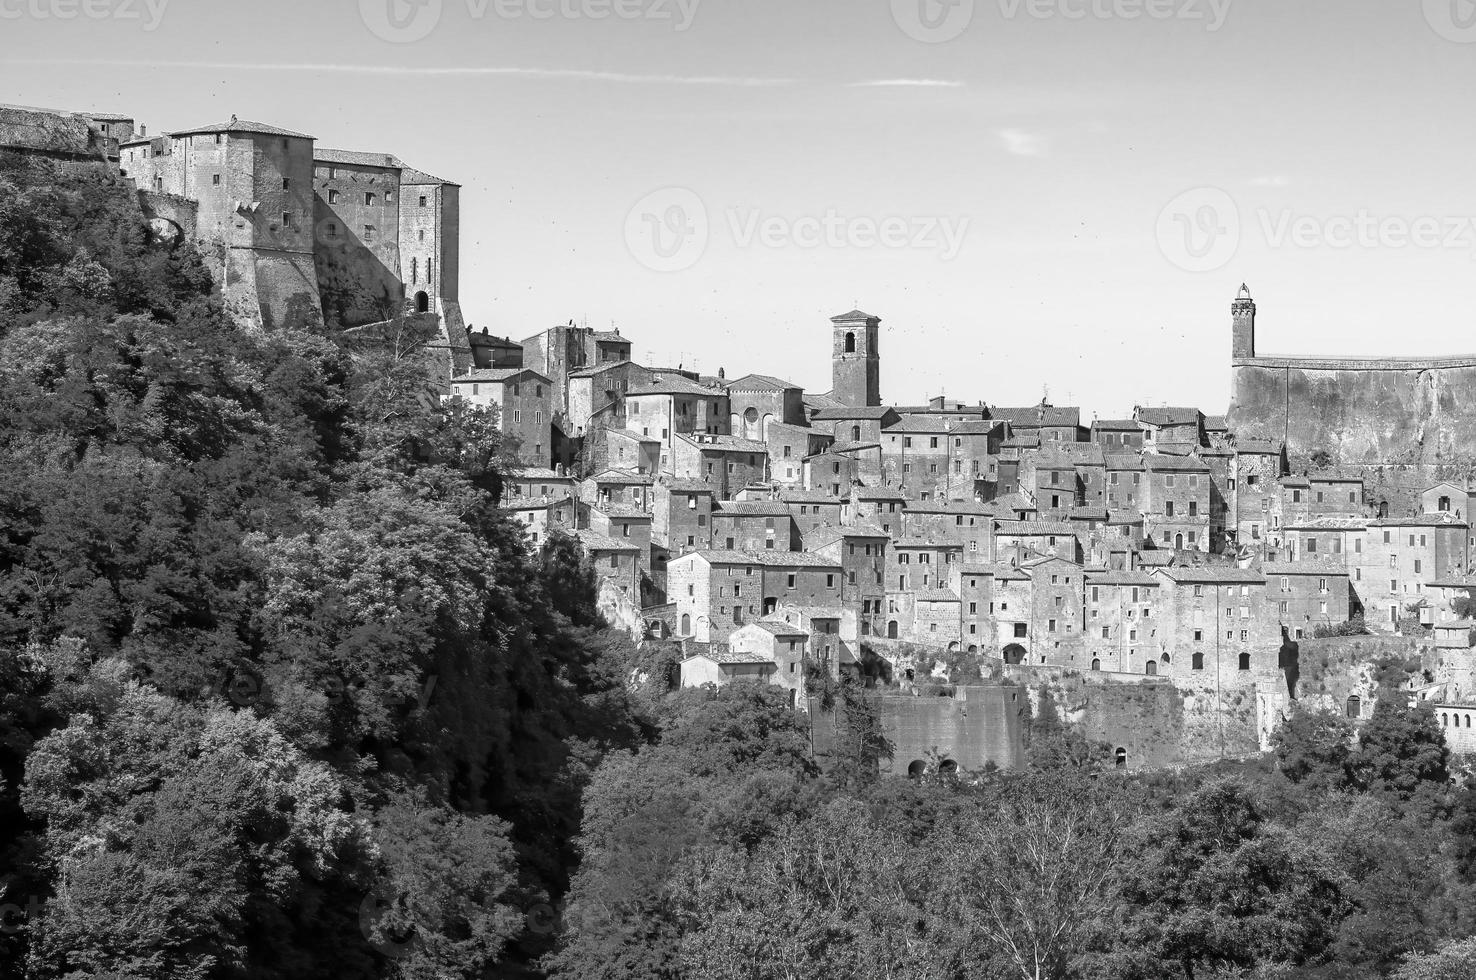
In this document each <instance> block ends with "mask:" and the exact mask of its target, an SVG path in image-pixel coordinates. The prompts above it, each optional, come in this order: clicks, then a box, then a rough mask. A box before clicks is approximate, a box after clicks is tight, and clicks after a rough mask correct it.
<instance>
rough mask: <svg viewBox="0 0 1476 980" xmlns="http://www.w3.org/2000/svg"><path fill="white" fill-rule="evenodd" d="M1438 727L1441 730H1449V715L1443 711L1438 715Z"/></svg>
mask: <svg viewBox="0 0 1476 980" xmlns="http://www.w3.org/2000/svg"><path fill="white" fill-rule="evenodd" d="M1440 727H1441V728H1449V727H1450V715H1448V714H1446V713H1445V712H1443V711H1442V712H1441V713H1440Z"/></svg>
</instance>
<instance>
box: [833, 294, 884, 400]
mask: <svg viewBox="0 0 1476 980" xmlns="http://www.w3.org/2000/svg"><path fill="white" fill-rule="evenodd" d="M830 323H831V327H832V333H833V335H834V342H835V345H834V348H833V353H832V354H831V365H832V369H833V380H834V387H833V389H832V390H831V392H830V394H831V397H833V398H835V399H837V400H838V401H840V402H843V403H844V404H846V405H849V406H851V407H852V408H863V407H867V406H873V405H880V404H881V355H880V353H879V352H878V350H877V337H878V335H879V334H880V333H881V318H879V317H874V316H872V315H871V314H869V313H862V312H861V311H860V310H852V311H851V312H849V313H845V314H842V315H841V316H837V317H831V320H830Z"/></svg>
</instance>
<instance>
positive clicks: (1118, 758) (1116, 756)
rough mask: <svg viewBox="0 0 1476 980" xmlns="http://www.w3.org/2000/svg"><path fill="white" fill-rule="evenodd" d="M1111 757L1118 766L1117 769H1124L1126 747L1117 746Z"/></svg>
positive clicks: (1125, 765) (1126, 753)
mask: <svg viewBox="0 0 1476 980" xmlns="http://www.w3.org/2000/svg"><path fill="white" fill-rule="evenodd" d="M1112 757H1113V761H1114V762H1115V763H1116V764H1117V768H1119V769H1126V768H1127V765H1128V750H1127V749H1125V748H1123V747H1122V746H1118V748H1117V751H1116V752H1114V753H1112Z"/></svg>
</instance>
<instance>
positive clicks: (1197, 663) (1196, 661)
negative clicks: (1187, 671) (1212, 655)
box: [1189, 650, 1204, 670]
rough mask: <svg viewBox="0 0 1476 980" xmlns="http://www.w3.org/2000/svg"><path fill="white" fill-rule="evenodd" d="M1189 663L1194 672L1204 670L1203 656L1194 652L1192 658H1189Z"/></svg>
mask: <svg viewBox="0 0 1476 980" xmlns="http://www.w3.org/2000/svg"><path fill="white" fill-rule="evenodd" d="M1189 663H1190V666H1192V667H1193V668H1194V669H1195V670H1204V654H1202V653H1200V652H1199V651H1197V650H1196V651H1195V652H1194V656H1193V657H1191V658H1190V660H1189Z"/></svg>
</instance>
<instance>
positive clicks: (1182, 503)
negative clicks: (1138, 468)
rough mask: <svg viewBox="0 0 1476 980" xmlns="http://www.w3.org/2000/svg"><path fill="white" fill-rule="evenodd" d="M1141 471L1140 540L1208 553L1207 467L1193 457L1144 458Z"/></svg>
mask: <svg viewBox="0 0 1476 980" xmlns="http://www.w3.org/2000/svg"><path fill="white" fill-rule="evenodd" d="M1143 471H1144V474H1145V479H1144V480H1143V492H1142V494H1141V495H1140V497H1139V501H1138V507H1139V509H1140V511H1141V512H1142V514H1143V534H1144V536H1145V537H1147V538H1150V539H1152V540H1153V541H1154V542H1156V543H1157V544H1158V545H1159V547H1162V548H1172V549H1174V550H1176V551H1184V550H1186V549H1187V550H1189V551H1205V552H1207V551H1209V550H1210V471H1209V466H1208V465H1207V464H1206V463H1205V462H1204V460H1202V459H1200V458H1199V457H1197V456H1160V455H1147V456H1144V457H1143Z"/></svg>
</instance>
